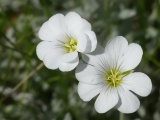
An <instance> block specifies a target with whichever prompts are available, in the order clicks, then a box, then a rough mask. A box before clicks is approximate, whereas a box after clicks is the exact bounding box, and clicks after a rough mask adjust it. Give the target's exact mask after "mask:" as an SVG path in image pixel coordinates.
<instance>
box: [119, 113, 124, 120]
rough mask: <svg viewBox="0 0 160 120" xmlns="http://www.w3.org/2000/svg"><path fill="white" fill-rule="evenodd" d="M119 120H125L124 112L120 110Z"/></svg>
mask: <svg viewBox="0 0 160 120" xmlns="http://www.w3.org/2000/svg"><path fill="white" fill-rule="evenodd" d="M119 120H124V114H123V113H121V112H120V115H119Z"/></svg>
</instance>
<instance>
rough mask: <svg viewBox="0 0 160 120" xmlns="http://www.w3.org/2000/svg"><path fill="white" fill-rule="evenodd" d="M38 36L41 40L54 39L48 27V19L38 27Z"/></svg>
mask: <svg viewBox="0 0 160 120" xmlns="http://www.w3.org/2000/svg"><path fill="white" fill-rule="evenodd" d="M38 36H39V38H40V39H41V40H47V41H53V40H54V35H53V34H52V32H51V31H50V30H49V29H48V21H47V22H45V23H43V25H42V27H41V28H40V30H39V32H38Z"/></svg>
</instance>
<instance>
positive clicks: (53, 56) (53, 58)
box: [43, 48, 64, 69]
mask: <svg viewBox="0 0 160 120" xmlns="http://www.w3.org/2000/svg"><path fill="white" fill-rule="evenodd" d="M63 54H64V51H63V49H61V48H54V49H52V50H50V51H49V52H48V53H47V54H46V55H45V56H44V60H43V62H44V65H45V66H46V67H47V68H49V69H57V68H58V66H59V64H60V58H61V56H62V55H63Z"/></svg>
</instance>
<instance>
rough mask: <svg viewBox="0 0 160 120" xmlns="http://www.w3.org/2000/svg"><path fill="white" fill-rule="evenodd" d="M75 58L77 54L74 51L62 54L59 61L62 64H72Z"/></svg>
mask: <svg viewBox="0 0 160 120" xmlns="http://www.w3.org/2000/svg"><path fill="white" fill-rule="evenodd" d="M77 57H78V52H77V51H75V52H71V53H66V54H64V55H63V56H62V58H61V59H62V61H63V62H72V61H73V60H75V59H76V58H77Z"/></svg>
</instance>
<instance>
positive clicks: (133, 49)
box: [120, 43, 143, 72]
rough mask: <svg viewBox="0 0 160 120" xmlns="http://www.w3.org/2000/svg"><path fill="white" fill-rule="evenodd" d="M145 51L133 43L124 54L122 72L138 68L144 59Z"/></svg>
mask: <svg viewBox="0 0 160 120" xmlns="http://www.w3.org/2000/svg"><path fill="white" fill-rule="evenodd" d="M142 55H143V51H142V48H141V46H140V45H138V44H135V43H131V44H130V45H129V46H128V48H127V49H126V52H125V53H124V56H123V59H122V61H123V62H122V64H121V67H120V69H121V71H122V72H123V71H128V70H132V69H134V68H135V67H137V66H138V64H139V63H140V61H141V59H142Z"/></svg>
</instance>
